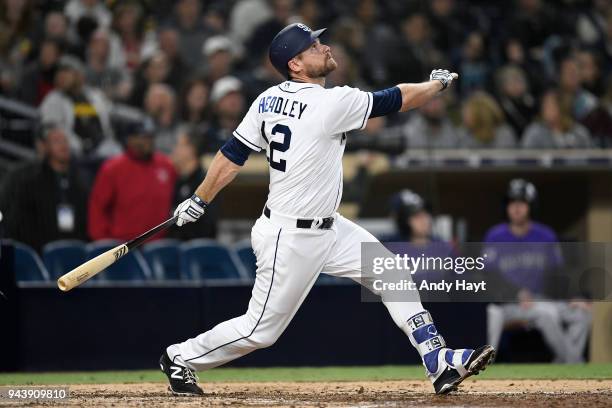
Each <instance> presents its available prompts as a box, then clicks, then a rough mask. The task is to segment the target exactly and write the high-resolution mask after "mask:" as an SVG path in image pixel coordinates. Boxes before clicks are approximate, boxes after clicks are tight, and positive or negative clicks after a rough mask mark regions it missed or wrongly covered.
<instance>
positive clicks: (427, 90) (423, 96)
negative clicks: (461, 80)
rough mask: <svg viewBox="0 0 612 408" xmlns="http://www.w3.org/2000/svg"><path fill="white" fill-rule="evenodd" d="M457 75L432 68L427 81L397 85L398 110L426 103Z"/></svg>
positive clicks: (405, 109) (401, 110)
mask: <svg viewBox="0 0 612 408" xmlns="http://www.w3.org/2000/svg"><path fill="white" fill-rule="evenodd" d="M458 77H459V75H458V74H456V73H454V72H449V71H447V70H445V69H434V70H433V71H431V74H430V75H429V81H427V82H421V83H419V84H399V85H397V87H398V88H399V89H400V91H401V93H402V107H401V108H400V112H406V111H407V110H410V109H414V108H418V107H419V106H422V105H424V104H426V103H427V102H429V101H430V100H431V99H432V98H433V97H435V96H436V95H437V94H438V93H439V92H440V91H443V90H445V89H446V88H447V87H448V86H449V85H450V84H451V83H452V82H453V80H454V79H457V78H458Z"/></svg>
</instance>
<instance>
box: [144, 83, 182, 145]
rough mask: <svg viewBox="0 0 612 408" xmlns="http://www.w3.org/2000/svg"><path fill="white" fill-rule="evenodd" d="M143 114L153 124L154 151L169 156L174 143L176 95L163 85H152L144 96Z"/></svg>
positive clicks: (176, 122)
mask: <svg viewBox="0 0 612 408" xmlns="http://www.w3.org/2000/svg"><path fill="white" fill-rule="evenodd" d="M145 112H146V113H147V115H149V116H150V117H151V118H152V119H153V123H154V124H155V131H154V141H155V149H157V150H159V151H161V152H162V153H164V154H170V152H171V151H172V149H173V148H174V145H175V143H176V136H177V134H176V133H177V126H178V121H177V116H176V95H175V93H174V91H173V90H172V88H170V87H169V86H168V85H165V84H152V85H151V86H150V87H149V90H148V91H147V94H146V96H145Z"/></svg>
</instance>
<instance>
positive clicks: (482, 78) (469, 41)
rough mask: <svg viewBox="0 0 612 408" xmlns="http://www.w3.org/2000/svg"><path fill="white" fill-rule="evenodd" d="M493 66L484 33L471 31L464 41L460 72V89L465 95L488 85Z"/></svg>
mask: <svg viewBox="0 0 612 408" xmlns="http://www.w3.org/2000/svg"><path fill="white" fill-rule="evenodd" d="M490 71H491V66H490V64H489V62H488V58H487V50H486V46H485V39H484V37H483V35H482V33H480V32H477V31H474V32H471V33H470V34H469V35H468V36H467V38H466V39H465V42H464V43H463V47H462V51H461V61H460V62H459V72H460V73H461V81H459V89H460V90H461V94H462V95H463V96H467V95H469V94H471V93H472V92H474V91H476V90H483V89H485V88H486V87H487V84H488V82H489V79H490Z"/></svg>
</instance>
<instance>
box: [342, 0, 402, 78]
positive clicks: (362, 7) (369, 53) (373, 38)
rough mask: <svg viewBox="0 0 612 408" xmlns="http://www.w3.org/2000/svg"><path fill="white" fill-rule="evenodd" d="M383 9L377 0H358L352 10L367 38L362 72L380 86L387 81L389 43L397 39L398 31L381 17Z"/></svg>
mask: <svg viewBox="0 0 612 408" xmlns="http://www.w3.org/2000/svg"><path fill="white" fill-rule="evenodd" d="M382 10H384V5H383V4H381V2H378V1H376V0H358V2H357V6H356V7H355V8H354V10H350V14H351V15H353V16H354V17H355V19H356V21H355V23H356V24H357V25H358V26H359V31H360V32H361V34H362V35H363V37H364V38H366V39H367V46H364V47H362V49H361V51H360V55H359V58H360V60H361V61H362V63H361V65H362V67H361V68H362V74H363V75H365V76H366V77H367V78H368V79H369V80H371V81H372V82H373V83H374V84H375V85H378V86H382V85H385V84H386V83H387V82H386V81H387V80H388V78H387V75H388V72H387V70H386V69H385V68H384V63H385V61H386V56H387V53H388V52H389V45H391V44H393V43H394V42H396V41H397V35H396V33H395V32H394V31H393V30H392V28H391V27H390V26H389V25H388V20H389V19H385V18H380V17H381V16H380V15H381V13H382ZM364 45H365V44H364Z"/></svg>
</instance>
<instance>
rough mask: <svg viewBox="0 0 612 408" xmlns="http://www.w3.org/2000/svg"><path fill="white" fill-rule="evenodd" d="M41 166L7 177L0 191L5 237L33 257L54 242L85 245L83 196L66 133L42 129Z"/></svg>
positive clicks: (21, 168)
mask: <svg viewBox="0 0 612 408" xmlns="http://www.w3.org/2000/svg"><path fill="white" fill-rule="evenodd" d="M37 150H38V152H39V154H40V157H41V160H36V161H33V162H27V163H24V164H22V165H21V166H19V167H17V168H15V169H14V170H13V171H12V172H11V173H9V174H8V175H7V177H6V180H5V182H4V186H3V187H2V188H1V189H0V211H2V213H3V214H4V218H5V222H6V234H7V237H9V238H12V239H15V240H17V241H20V242H23V243H25V244H28V245H30V246H31V247H32V248H34V249H35V250H37V251H40V250H41V248H42V246H43V245H44V244H46V243H47V242H50V241H53V240H58V239H83V240H84V239H86V230H87V212H86V211H87V209H86V203H87V191H86V189H85V187H84V184H83V183H82V181H81V180H80V178H79V172H78V170H77V168H76V167H75V166H74V163H73V161H72V160H71V155H70V146H69V144H68V138H67V136H66V132H65V131H64V130H63V129H62V128H60V127H58V126H57V125H54V124H45V125H44V126H43V130H42V132H41V135H40V139H39V140H38V141H37Z"/></svg>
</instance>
